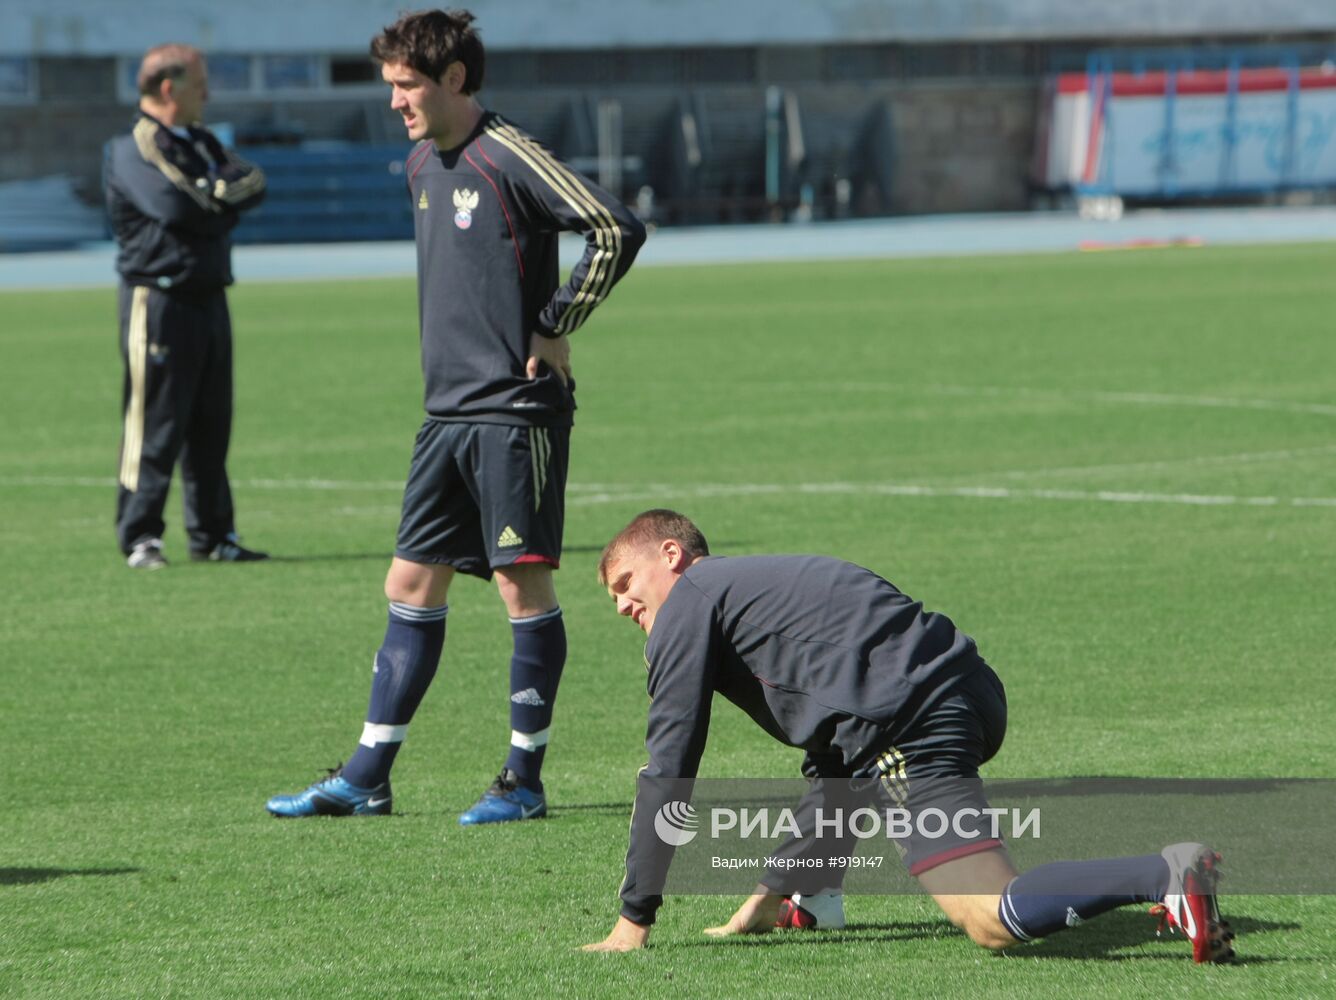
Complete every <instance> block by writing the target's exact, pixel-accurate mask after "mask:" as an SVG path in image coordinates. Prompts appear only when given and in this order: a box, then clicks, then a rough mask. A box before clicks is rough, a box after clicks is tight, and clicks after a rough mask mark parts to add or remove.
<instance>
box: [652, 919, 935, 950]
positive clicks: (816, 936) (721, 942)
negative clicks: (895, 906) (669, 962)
mask: <svg viewBox="0 0 1336 1000" xmlns="http://www.w3.org/2000/svg"><path fill="white" fill-rule="evenodd" d="M944 919H945V918H943V920H907V921H902V922H897V923H889V924H849V925H848V926H847V927H845V928H844V929H843V930H838V931H837V930H830V931H820V932H818V933H809V932H807V931H775V932H773V933H770V934H737V935H733V936H731V937H710V936H709V935H707V934H705V933H702V934H701V936H700V937H699V938H695V939H692V940H690V941H685V942H678V943H675V944H674V947H687V948H705V947H710V948H718V947H721V946H722V947H744V948H777V947H786V946H788V947H794V946H796V947H812V946H814V945H836V944H847V943H850V942H854V941H864V942H866V941H928V940H933V939H936V938H941V937H942V936H943V934H945V933H946V932H947V930H948V928H947V927H946V925H945V923H944Z"/></svg>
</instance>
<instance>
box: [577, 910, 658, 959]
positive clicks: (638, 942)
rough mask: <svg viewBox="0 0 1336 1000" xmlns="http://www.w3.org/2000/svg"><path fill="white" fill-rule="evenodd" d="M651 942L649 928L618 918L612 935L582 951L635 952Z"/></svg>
mask: <svg viewBox="0 0 1336 1000" xmlns="http://www.w3.org/2000/svg"><path fill="white" fill-rule="evenodd" d="M648 940H649V928H648V927H644V926H641V925H640V924H637V923H632V922H631V921H630V920H627V919H626V918H625V917H618V918H617V923H616V925H615V926H614V927H613V928H612V933H611V934H609V935H608V936H607V937H605V938H604V939H603V940H602V941H595V942H594V943H593V944H587V945H585V946H584V947H583V948H581V949H580V950H581V951H635V950H636V949H637V948H643V947H645V942H646V941H648Z"/></svg>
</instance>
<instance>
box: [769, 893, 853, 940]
mask: <svg viewBox="0 0 1336 1000" xmlns="http://www.w3.org/2000/svg"><path fill="white" fill-rule="evenodd" d="M775 926H776V927H796V928H799V929H800V930H823V931H827V930H835V931H837V930H840V929H841V928H843V927H844V893H842V892H821V893H816V894H808V895H803V894H802V893H799V892H795V893H794V894H793V895H792V896H786V897H785V898H784V901H783V902H782V903H780V904H779V917H778V919H777V920H776V921H775Z"/></svg>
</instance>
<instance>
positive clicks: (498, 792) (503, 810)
mask: <svg viewBox="0 0 1336 1000" xmlns="http://www.w3.org/2000/svg"><path fill="white" fill-rule="evenodd" d="M546 815H547V798H546V797H545V796H544V795H543V793H542V792H535V791H534V790H533V789H531V788H525V787H524V786H523V785H521V784H520V782H519V775H518V774H516V773H515V772H514V771H512V770H511V769H510V768H508V767H507V768H504V769H503V770H502V771H501V773H500V774H498V775H497V776H496V781H494V782H492V787H491V788H489V789H487V791H485V792H483V793H482V798H480V799H479V800H478V801H477V802H475V803H474V804H473V808H472V809H470V810H469V811H468V812H466V813H464V814H463V815H461V816H460V817H459V825H460V826H477V825H479V824H480V823H513V822H515V821H516V820H520V819H542V818H543V817H544V816H546Z"/></svg>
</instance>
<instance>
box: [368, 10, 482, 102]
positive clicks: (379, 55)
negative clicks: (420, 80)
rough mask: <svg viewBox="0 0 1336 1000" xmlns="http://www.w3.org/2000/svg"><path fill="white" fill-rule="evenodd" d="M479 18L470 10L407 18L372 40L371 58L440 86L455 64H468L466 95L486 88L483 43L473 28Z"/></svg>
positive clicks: (417, 13)
mask: <svg viewBox="0 0 1336 1000" xmlns="http://www.w3.org/2000/svg"><path fill="white" fill-rule="evenodd" d="M474 20H475V18H474V17H473V15H472V14H471V13H469V12H468V11H466V10H419V11H415V12H413V13H411V14H403V15H401V16H400V18H399V20H397V21H395V22H394V23H393V24H391V25H389V26H387V27H386V28H385V30H383V31H382V32H381V33H380V34H379V35H377V36H376V37H375V38H373V39H371V58H372V59H375V60H377V61H378V62H382V63H403V64H405V65H407V66H411V67H413V69H415V70H417V71H418V72H419V73H421V74H422V75H423V76H429V77H431V78H432V79H433V80H435V81H436V82H437V83H439V82H440V80H441V77H443V76H444V75H445V71H446V69H447V67H449V65H450V64H451V63H453V62H461V63H463V64H464V87H463V91H464V93H465V94H475V93H477V92H478V91H479V90H480V89H481V88H482V74H483V66H484V64H485V62H486V56H485V54H484V53H483V48H482V39H481V38H479V37H478V33H477V32H476V31H475V30H474V29H473V28H471V27H469V26H470V25H471V24H472V23H473V22H474Z"/></svg>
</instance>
